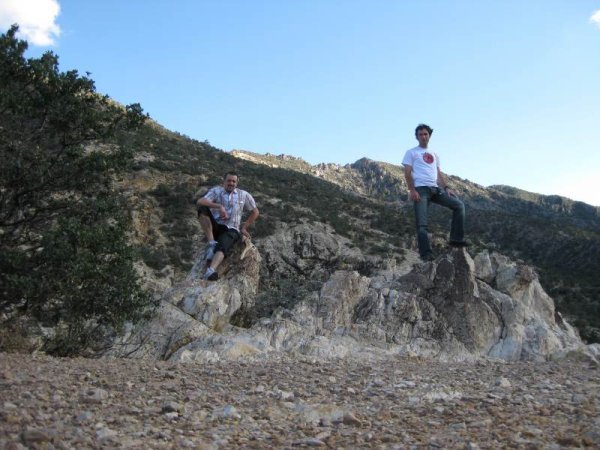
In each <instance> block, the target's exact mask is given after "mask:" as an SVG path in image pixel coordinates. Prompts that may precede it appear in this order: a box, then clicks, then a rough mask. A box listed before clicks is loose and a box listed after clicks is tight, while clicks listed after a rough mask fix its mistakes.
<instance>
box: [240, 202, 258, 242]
mask: <svg viewBox="0 0 600 450" xmlns="http://www.w3.org/2000/svg"><path fill="white" fill-rule="evenodd" d="M259 214H260V213H259V211H258V208H257V207H256V206H255V207H254V209H253V210H252V212H251V213H250V215H249V216H248V218H247V219H246V221H245V222H244V223H243V224H242V227H241V228H240V231H241V233H242V234H243V235H244V236H247V237H250V233H248V227H249V226H250V225H252V224H253V223H254V221H255V220H256V219H258V215H259Z"/></svg>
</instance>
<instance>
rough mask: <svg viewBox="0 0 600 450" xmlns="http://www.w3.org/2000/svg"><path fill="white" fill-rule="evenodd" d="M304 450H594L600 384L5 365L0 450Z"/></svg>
mask: <svg viewBox="0 0 600 450" xmlns="http://www.w3.org/2000/svg"><path fill="white" fill-rule="evenodd" d="M306 447H325V448H327V447H329V448H348V449H350V448H352V449H354V448H431V449H435V448H468V449H477V448H494V449H496V448H527V449H535V448H544V449H546V448H551V449H552V448H578V447H590V448H600V370H598V369H597V368H594V367H592V366H590V365H589V363H586V362H584V361H577V360H563V361H560V362H545V363H504V362H496V361H483V362H479V363H475V364H462V363H440V362H436V361H431V360H423V359H419V358H402V359H401V358H397V359H388V360H385V361H377V360H375V359H374V360H373V361H370V362H365V361H359V360H344V361H336V362H331V361H330V362H316V361H313V360H310V359H306V358H301V359H292V358H288V357H285V358H278V359H276V360H263V361H246V362H224V363H214V364H204V363H203V364H200V363H185V364H183V363H180V364H172V363H168V362H156V361H139V360H120V359H58V358H51V357H48V356H44V355H19V354H2V353H0V448H6V449H19V448H44V449H47V448H50V449H51V448H78V449H79V448H140V449H141V448H144V449H146V448H202V449H204V448H206V449H211V448H257V449H258V448H260V449H264V448H306Z"/></svg>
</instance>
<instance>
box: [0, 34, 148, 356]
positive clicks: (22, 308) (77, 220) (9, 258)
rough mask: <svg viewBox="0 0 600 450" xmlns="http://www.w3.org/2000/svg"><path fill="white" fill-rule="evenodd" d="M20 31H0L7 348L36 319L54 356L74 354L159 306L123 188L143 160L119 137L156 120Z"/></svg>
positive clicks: (1, 244)
mask: <svg viewBox="0 0 600 450" xmlns="http://www.w3.org/2000/svg"><path fill="white" fill-rule="evenodd" d="M16 32H17V27H16V26H13V27H12V28H11V29H10V30H9V31H8V32H7V33H6V34H3V35H1V36H0V159H1V161H2V164H1V169H0V206H1V209H0V254H1V255H2V258H0V286H1V288H0V313H1V314H2V315H1V316H0V317H1V318H2V321H3V323H2V328H3V331H4V332H3V335H2V336H1V337H0V347H5V346H6V345H7V344H6V342H7V338H8V337H9V336H10V334H11V333H17V332H18V330H17V329H16V328H17V324H18V323H21V322H20V321H19V318H22V317H29V318H34V319H36V320H38V321H39V322H40V323H42V324H43V325H45V326H48V327H53V328H54V330H55V333H54V334H53V335H52V336H51V338H50V339H49V340H48V341H47V342H45V349H46V350H47V351H49V352H51V353H55V354H72V353H76V352H78V351H80V350H81V349H83V348H85V347H86V346H88V345H89V344H90V343H91V342H97V341H98V338H99V337H101V336H102V334H103V333H104V332H105V331H107V330H111V329H115V328H118V327H120V326H121V325H122V324H123V323H124V322H125V321H128V320H133V321H134V320H137V319H139V318H140V317H141V316H142V315H143V312H144V310H145V308H146V307H147V306H149V304H150V299H149V297H148V296H147V295H146V294H145V293H144V292H143V291H142V290H141V289H140V287H139V284H138V277H137V274H136V272H135V270H134V266H133V264H134V262H135V260H136V255H135V253H134V250H133V248H132V247H131V246H130V245H129V244H128V240H129V239H128V234H129V231H130V229H131V225H130V215H129V213H128V210H127V207H126V203H125V201H124V200H123V198H122V197H121V195H120V194H119V193H118V192H116V191H115V190H114V189H113V187H112V186H113V181H114V179H115V177H117V176H119V174H120V173H123V172H124V171H126V170H128V169H127V168H128V163H129V162H130V161H131V159H132V155H133V153H132V149H131V148H130V147H127V146H119V145H115V144H114V141H113V140H112V138H113V137H114V135H115V134H116V133H117V132H118V133H125V132H131V131H133V130H135V129H137V128H138V127H139V126H140V125H141V124H142V123H143V121H144V120H145V116H144V115H143V114H142V111H141V108H140V107H139V105H131V106H128V107H126V108H123V107H121V106H118V105H116V104H114V103H113V102H112V101H110V100H109V98H108V97H103V96H100V95H98V94H97V93H96V91H95V87H94V82H93V81H92V80H91V79H89V78H87V77H84V76H80V75H79V74H78V73H77V72H76V71H68V72H60V71H59V69H58V57H57V56H56V55H54V54H53V53H51V52H48V53H45V54H44V55H43V56H41V57H40V58H31V59H26V58H25V57H24V53H25V51H26V49H27V43H26V42H24V41H21V40H19V39H17V38H16V37H15V35H16Z"/></svg>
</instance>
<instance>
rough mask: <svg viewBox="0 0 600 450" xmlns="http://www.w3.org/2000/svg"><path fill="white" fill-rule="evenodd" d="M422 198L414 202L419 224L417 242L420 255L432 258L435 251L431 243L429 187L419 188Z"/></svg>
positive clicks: (424, 257) (416, 218)
mask: <svg viewBox="0 0 600 450" xmlns="http://www.w3.org/2000/svg"><path fill="white" fill-rule="evenodd" d="M417 192H418V193H419V195H420V197H421V200H420V201H418V202H414V208H415V220H416V224H417V242H418V244H419V255H420V256H421V259H425V260H427V259H431V258H432V256H433V253H432V251H431V244H430V243H429V228H428V222H427V221H428V218H427V214H428V210H429V195H430V193H429V189H428V188H420V187H418V188H417Z"/></svg>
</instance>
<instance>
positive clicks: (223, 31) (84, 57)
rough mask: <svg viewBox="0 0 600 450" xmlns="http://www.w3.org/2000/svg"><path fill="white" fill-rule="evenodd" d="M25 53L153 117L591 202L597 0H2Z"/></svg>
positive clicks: (216, 141)
mask: <svg viewBox="0 0 600 450" xmlns="http://www.w3.org/2000/svg"><path fill="white" fill-rule="evenodd" d="M14 22H18V23H20V24H21V28H22V31H23V35H22V37H24V38H26V39H27V40H28V41H29V43H30V51H29V54H30V55H31V56H38V55H39V54H41V53H42V52H44V51H47V50H52V51H54V52H55V53H57V54H58V55H59V57H60V64H61V69H62V70H70V69H76V70H78V71H79V72H80V73H85V72H90V73H91V78H92V79H94V80H95V82H96V87H97V89H98V91H99V92H102V93H105V94H108V95H110V96H111V97H112V98H114V99H115V100H117V101H119V102H122V103H133V102H139V103H140V104H141V105H142V107H143V108H144V109H145V111H147V112H148V113H149V114H150V115H151V117H152V118H153V119H155V120H156V121H158V122H159V123H161V124H162V125H164V126H165V127H167V128H169V129H171V130H173V131H178V132H180V133H183V134H186V135H188V136H190V137H192V138H195V139H198V140H201V141H203V140H208V141H209V142H210V143H211V144H212V145H214V146H216V147H218V148H221V149H223V150H232V149H245V150H250V151H254V152H258V153H266V152H269V153H272V154H281V153H285V154H289V155H293V156H297V157H301V158H303V159H305V160H306V161H308V162H310V163H311V164H316V163H320V162H334V163H338V164H347V163H352V162H354V161H356V160H357V159H359V158H362V157H368V158H371V159H375V160H378V161H386V162H390V163H393V164H400V161H401V160H402V156H403V154H404V152H405V151H406V150H407V149H408V148H411V147H413V146H415V145H416V140H415V139H414V134H413V133H414V128H415V126H416V125H417V124H418V123H420V122H425V123H428V124H430V125H431V126H432V127H433V128H434V130H435V132H434V134H433V136H432V140H431V143H430V146H431V148H432V149H433V150H435V151H436V152H437V153H438V154H439V156H440V159H441V161H442V168H443V170H444V171H445V172H447V173H449V174H452V175H457V176H459V177H462V178H466V179H469V180H470V181H473V182H476V183H479V184H482V185H484V186H489V185H492V184H506V185H510V186H515V187H518V188H521V189H525V190H528V191H532V192H538V193H542V194H559V195H564V196H566V197H569V198H573V199H576V200H581V201H585V202H587V203H590V204H594V205H597V206H600V187H599V186H598V178H600V88H599V86H600V0H594V1H592V0H576V1H573V0H502V1H500V0H497V1H486V2H483V1H476V0H464V1H459V0H456V1H452V0H368V1H367V0H269V1H266V0H263V1H258V0H256V1H255V0H196V1H192V0H189V1H188V0H186V1H183V0H179V1H158V0H129V1H122V0H96V1H92V0H86V1H81V0H77V1H76V0H58V1H56V0H2V2H1V3H0V28H1V29H2V31H4V30H6V29H7V28H8V26H9V25H10V24H11V23H14Z"/></svg>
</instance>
